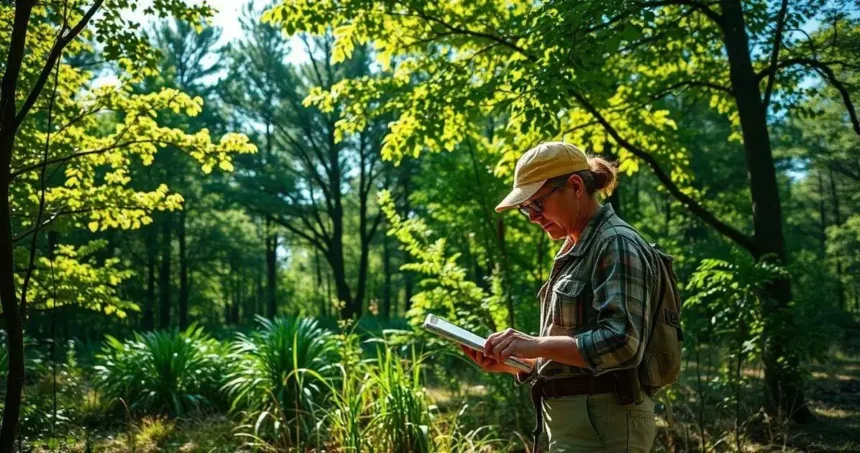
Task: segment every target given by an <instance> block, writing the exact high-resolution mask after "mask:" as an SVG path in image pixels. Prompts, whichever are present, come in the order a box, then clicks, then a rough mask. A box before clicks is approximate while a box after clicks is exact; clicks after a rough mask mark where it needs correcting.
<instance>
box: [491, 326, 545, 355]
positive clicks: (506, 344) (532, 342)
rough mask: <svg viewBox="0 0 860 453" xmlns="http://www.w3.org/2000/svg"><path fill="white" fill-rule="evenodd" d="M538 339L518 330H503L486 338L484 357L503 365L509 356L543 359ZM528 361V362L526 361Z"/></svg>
mask: <svg viewBox="0 0 860 453" xmlns="http://www.w3.org/2000/svg"><path fill="white" fill-rule="evenodd" d="M541 351H542V346H541V341H540V338H537V337H533V336H531V335H527V334H524V333H522V332H520V331H518V330H514V329H505V330H504V331H502V332H496V333H494V334H492V335H490V337H489V338H487V342H486V343H484V355H485V356H487V357H489V358H492V359H495V361H496V362H499V363H504V362H505V360H508V358H510V357H511V356H513V357H516V358H518V359H536V358H538V357H543V354H542V352H541ZM527 361H530V360H527Z"/></svg>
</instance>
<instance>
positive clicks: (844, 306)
mask: <svg viewBox="0 0 860 453" xmlns="http://www.w3.org/2000/svg"><path fill="white" fill-rule="evenodd" d="M827 170H828V176H830V201H831V203H832V204H833V224H834V225H842V215H841V213H840V212H839V196H838V194H837V193H836V181H835V179H834V178H835V176H834V175H833V166H832V165H828V166H827ZM825 237H826V232H825ZM835 261H836V275H837V278H836V292H837V294H838V295H839V308H840V309H841V310H843V311H846V310H848V302H847V300H846V297H845V285H843V284H842V260H841V259H840V258H839V257H838V256H837V257H835Z"/></svg>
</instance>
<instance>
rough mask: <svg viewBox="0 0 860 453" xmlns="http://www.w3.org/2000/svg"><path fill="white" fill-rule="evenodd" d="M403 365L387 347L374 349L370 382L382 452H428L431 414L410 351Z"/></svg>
mask: <svg viewBox="0 0 860 453" xmlns="http://www.w3.org/2000/svg"><path fill="white" fill-rule="evenodd" d="M411 351H412V354H411V360H410V361H409V363H408V364H407V363H405V362H406V361H405V360H403V359H402V358H401V357H400V356H399V355H397V354H396V353H395V352H394V351H393V350H392V349H391V348H389V347H380V348H378V349H377V358H376V366H375V367H374V368H373V370H374V373H373V375H372V381H373V383H374V387H375V390H376V395H377V398H376V413H378V414H379V418H378V419H377V423H378V427H379V432H378V434H379V435H380V436H379V437H380V438H381V439H383V441H384V442H383V443H384V445H383V448H384V449H385V450H387V451H397V452H401V451H402V452H422V453H423V452H429V451H431V448H432V440H431V436H430V410H429V407H428V402H427V397H426V395H425V393H424V388H423V387H422V386H421V357H419V356H418V355H417V353H416V351H415V348H414V347H413V348H412V349H411Z"/></svg>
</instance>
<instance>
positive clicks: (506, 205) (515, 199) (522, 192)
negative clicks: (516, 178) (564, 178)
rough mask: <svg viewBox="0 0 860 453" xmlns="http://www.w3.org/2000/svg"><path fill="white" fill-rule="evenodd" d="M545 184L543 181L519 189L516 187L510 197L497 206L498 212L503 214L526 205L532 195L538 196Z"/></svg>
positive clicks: (524, 185)
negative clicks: (506, 210) (523, 204)
mask: <svg viewBox="0 0 860 453" xmlns="http://www.w3.org/2000/svg"><path fill="white" fill-rule="evenodd" d="M545 182H546V180H543V181H537V182H532V183H529V184H523V185H522V186H519V187H514V190H512V191H511V193H509V194H508V196H506V197H505V199H504V200H502V202H501V203H499V205H498V206H496V212H502V211H504V210H505V209H510V208H513V207H514V206H517V205H519V204H522V203H524V202H525V201H526V200H528V199H529V198H530V197H531V196H532V195H534V194H536V193H537V191H538V190H540V188H541V187H543V184H544V183H545Z"/></svg>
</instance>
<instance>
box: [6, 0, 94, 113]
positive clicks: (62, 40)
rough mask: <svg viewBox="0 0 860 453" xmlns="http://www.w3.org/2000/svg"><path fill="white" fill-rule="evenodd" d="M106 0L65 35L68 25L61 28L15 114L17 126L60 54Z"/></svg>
mask: <svg viewBox="0 0 860 453" xmlns="http://www.w3.org/2000/svg"><path fill="white" fill-rule="evenodd" d="M103 2H104V0H96V2H95V3H93V6H91V7H90V9H88V10H87V12H86V13H84V16H83V17H81V20H80V21H78V23H77V24H75V26H74V27H72V28H71V29H70V30H69V32H68V33H66V34H65V35H63V31H65V29H66V27H65V26H63V27H62V28H61V29H60V34H59V35H58V36H57V41H56V42H54V46H53V47H52V48H51V53H50V54H49V55H48V61H47V62H45V66H44V67H43V68H42V72H41V73H39V78H38V79H36V83H35V84H33V89H32V90H30V94H29V95H27V100H25V101H24V104H23V105H22V106H21V110H20V111H18V114H17V115H15V126H16V127H17V126H19V125H21V123H22V122H23V121H24V118H26V117H27V113H29V112H30V109H31V108H33V105H34V104H35V103H36V99H38V98H39V95H40V94H42V89H43V88H44V87H45V83H47V82H48V76H49V75H50V74H51V70H53V69H54V65H55V64H56V63H57V60H59V58H60V55H61V54H62V52H63V49H65V48H66V46H67V45H68V44H69V43H70V42H72V40H74V39H75V38H76V37H77V36H78V35H79V34H80V33H81V31H83V30H84V27H86V26H87V24H88V23H89V21H90V19H92V18H93V16H94V15H95V14H96V12H97V11H98V10H99V8H101V6H102V3H103Z"/></svg>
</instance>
